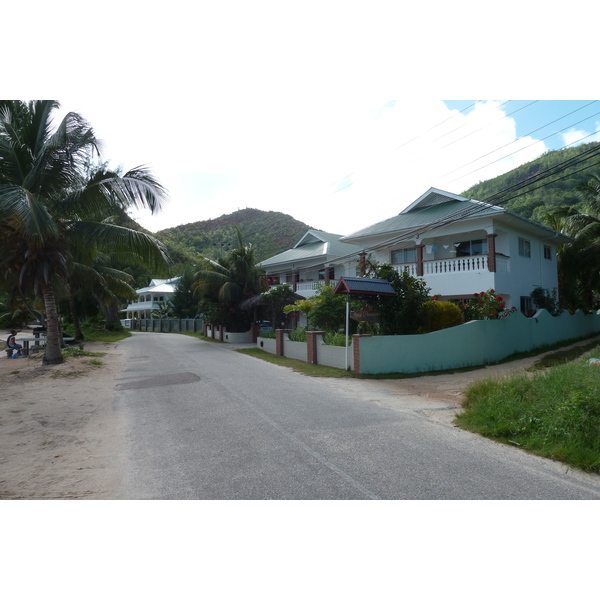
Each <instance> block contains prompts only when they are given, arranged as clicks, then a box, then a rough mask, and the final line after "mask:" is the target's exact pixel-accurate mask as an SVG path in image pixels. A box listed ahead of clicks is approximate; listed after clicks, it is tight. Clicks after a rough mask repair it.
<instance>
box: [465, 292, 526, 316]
mask: <svg viewBox="0 0 600 600" xmlns="http://www.w3.org/2000/svg"><path fill="white" fill-rule="evenodd" d="M460 308H461V309H462V311H463V313H464V318H465V321H478V320H482V319H503V318H504V317H507V316H508V315H509V314H510V313H512V312H514V311H515V310H516V308H514V307H513V308H511V309H509V310H507V309H506V304H505V303H504V299H503V298H502V296H498V295H497V294H496V292H495V291H494V290H488V291H487V292H480V293H479V294H473V298H471V299H469V300H467V302H464V303H461V304H460Z"/></svg>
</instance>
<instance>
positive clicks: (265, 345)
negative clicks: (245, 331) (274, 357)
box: [256, 336, 277, 354]
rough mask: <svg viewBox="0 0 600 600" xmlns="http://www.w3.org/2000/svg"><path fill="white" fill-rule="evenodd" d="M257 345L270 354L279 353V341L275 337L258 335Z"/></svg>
mask: <svg viewBox="0 0 600 600" xmlns="http://www.w3.org/2000/svg"><path fill="white" fill-rule="evenodd" d="M256 347H257V348H260V349H261V350H264V351H265V352H269V353H270V354H276V353H277V341H276V340H274V339H273V338H263V337H260V336H259V337H258V338H257V340H256Z"/></svg>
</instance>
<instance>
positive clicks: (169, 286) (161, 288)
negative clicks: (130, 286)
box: [136, 277, 181, 294]
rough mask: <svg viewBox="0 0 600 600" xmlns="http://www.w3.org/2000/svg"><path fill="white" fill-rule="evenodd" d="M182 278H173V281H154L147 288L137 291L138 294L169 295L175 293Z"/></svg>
mask: <svg viewBox="0 0 600 600" xmlns="http://www.w3.org/2000/svg"><path fill="white" fill-rule="evenodd" d="M180 279H181V277H173V278H171V279H153V280H152V281H151V282H150V285H148V286H147V287H145V288H140V289H139V290H136V294H145V293H146V292H148V293H157V294H169V293H173V292H174V291H175V286H176V285H177V282H178V281H179V280H180Z"/></svg>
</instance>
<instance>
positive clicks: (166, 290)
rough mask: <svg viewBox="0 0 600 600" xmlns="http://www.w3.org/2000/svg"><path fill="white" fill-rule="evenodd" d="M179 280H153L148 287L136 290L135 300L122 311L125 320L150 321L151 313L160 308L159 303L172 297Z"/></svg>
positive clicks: (175, 278) (177, 278) (176, 278)
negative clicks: (124, 314)
mask: <svg viewBox="0 0 600 600" xmlns="http://www.w3.org/2000/svg"><path fill="white" fill-rule="evenodd" d="M179 279H181V278H180V277H173V278H172V279H153V280H152V281H151V282H150V285H149V286H148V287H145V288H141V289H139V290H136V293H137V295H138V297H137V300H136V301H135V302H132V303H130V304H129V305H128V306H127V308H125V309H123V311H122V312H125V313H126V316H125V318H126V319H150V318H151V316H152V311H153V310H158V309H159V308H160V306H159V302H166V301H168V300H170V299H171V298H172V297H173V294H174V293H175V287H176V285H177V282H178V281H179Z"/></svg>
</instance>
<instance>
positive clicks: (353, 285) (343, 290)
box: [333, 277, 396, 296]
mask: <svg viewBox="0 0 600 600" xmlns="http://www.w3.org/2000/svg"><path fill="white" fill-rule="evenodd" d="M333 293H334V294H350V295H351V296H395V295H396V292H395V291H394V288H393V287H392V284H391V283H390V282H389V281H388V280H387V279H369V278H368V277H340V280H339V281H338V282H337V285H336V286H335V289H334V290H333Z"/></svg>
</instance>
